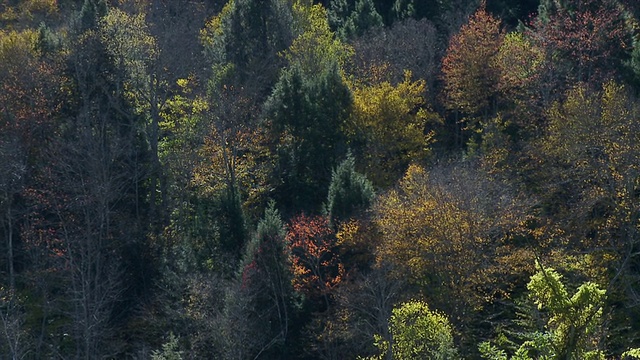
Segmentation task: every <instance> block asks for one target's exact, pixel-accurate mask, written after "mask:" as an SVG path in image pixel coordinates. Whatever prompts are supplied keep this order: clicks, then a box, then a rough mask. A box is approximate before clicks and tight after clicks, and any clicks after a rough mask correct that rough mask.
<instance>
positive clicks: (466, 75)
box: [442, 7, 504, 114]
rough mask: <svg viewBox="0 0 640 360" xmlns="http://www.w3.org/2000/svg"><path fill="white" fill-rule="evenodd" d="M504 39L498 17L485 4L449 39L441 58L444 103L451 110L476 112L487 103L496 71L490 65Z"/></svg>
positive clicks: (494, 86) (492, 91)
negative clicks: (490, 12) (444, 54)
mask: <svg viewBox="0 0 640 360" xmlns="http://www.w3.org/2000/svg"><path fill="white" fill-rule="evenodd" d="M503 39H504V33H503V32H502V31H501V30H500V20H499V19H497V18H495V17H493V16H491V14H489V13H488V12H487V11H486V10H485V9H484V7H481V8H480V9H479V10H478V11H476V13H475V14H473V15H472V16H471V17H470V18H469V22H468V23H467V24H465V25H463V26H462V28H461V29H460V32H459V33H458V34H457V35H454V36H453V37H452V38H451V41H450V42H449V47H448V48H447V53H446V56H445V57H444V59H443V60H442V73H443V76H444V82H445V96H446V103H447V106H448V107H449V108H450V109H452V110H459V111H462V112H464V113H467V114H476V113H478V112H481V111H482V110H486V108H487V107H488V106H489V105H490V98H491V96H492V95H493V94H494V93H495V91H496V83H497V73H496V71H495V69H493V68H492V67H491V66H489V64H490V63H491V59H492V58H493V57H494V56H495V55H496V53H497V52H498V49H499V48H500V45H501V44H502V41H503Z"/></svg>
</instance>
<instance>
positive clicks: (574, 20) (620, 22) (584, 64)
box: [533, 0, 631, 82]
mask: <svg viewBox="0 0 640 360" xmlns="http://www.w3.org/2000/svg"><path fill="white" fill-rule="evenodd" d="M547 15H548V16H547V17H546V18H545V17H542V16H541V17H540V18H538V19H536V20H535V21H534V23H533V27H534V31H535V33H536V35H537V36H536V38H537V39H539V40H540V41H541V42H542V44H543V45H544V46H545V47H546V48H547V50H548V53H549V55H551V56H552V59H553V63H555V64H558V65H559V66H562V68H560V69H557V70H560V71H561V75H564V76H568V77H569V78H571V79H576V80H578V81H592V80H596V81H598V82H599V81H602V80H606V79H608V78H610V77H611V76H612V75H613V74H614V73H615V71H616V67H618V66H620V62H621V61H622V60H623V59H624V57H625V56H624V52H626V51H627V48H628V46H629V44H630V42H631V38H630V32H629V30H628V29H629V27H628V26H627V24H626V20H625V15H624V13H623V11H622V10H621V7H620V6H619V4H618V3H617V2H616V1H613V0H578V1H573V2H570V3H568V4H566V5H565V6H562V7H559V8H558V9H557V10H556V11H554V12H553V13H551V14H547ZM559 59H562V61H558V60H559Z"/></svg>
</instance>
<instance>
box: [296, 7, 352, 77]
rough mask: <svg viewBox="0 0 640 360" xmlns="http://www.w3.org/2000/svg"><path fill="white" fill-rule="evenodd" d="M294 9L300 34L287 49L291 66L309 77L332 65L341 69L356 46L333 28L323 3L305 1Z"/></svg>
mask: <svg viewBox="0 0 640 360" xmlns="http://www.w3.org/2000/svg"><path fill="white" fill-rule="evenodd" d="M293 10H294V12H293V13H294V24H295V28H296V29H297V31H298V32H299V35H298V36H297V37H296V38H295V39H294V40H293V42H292V43H291V46H289V48H288V49H286V50H285V52H284V56H285V58H286V59H287V61H288V63H289V66H290V67H293V66H298V67H299V68H300V69H301V71H302V73H303V74H304V75H305V76H307V77H312V76H313V75H316V74H317V73H318V72H321V71H323V69H326V68H330V67H331V66H333V64H337V65H338V68H339V69H340V70H342V68H343V66H344V65H345V63H346V62H347V61H348V60H349V58H350V57H351V56H352V55H353V49H352V48H351V46H349V45H348V44H346V43H344V42H342V41H341V40H340V39H339V38H337V37H336V34H335V33H334V32H333V31H331V29H330V27H329V20H328V18H327V10H326V9H325V8H324V7H323V6H322V5H320V4H315V5H306V4H304V3H303V2H296V3H294V5H293Z"/></svg>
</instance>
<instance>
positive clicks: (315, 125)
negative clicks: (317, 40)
mask: <svg viewBox="0 0 640 360" xmlns="http://www.w3.org/2000/svg"><path fill="white" fill-rule="evenodd" d="M351 104H352V97H351V92H350V90H349V88H348V87H347V85H346V84H345V83H344V81H343V79H342V76H341V75H340V73H339V70H338V67H337V65H335V63H334V64H333V65H332V66H328V67H327V68H325V69H323V70H322V72H321V73H319V74H317V75H315V76H313V77H311V76H305V75H304V74H303V72H302V71H301V70H300V68H299V67H298V66H293V68H291V69H289V70H286V71H284V72H283V74H282V76H281V77H280V80H279V82H278V84H276V87H275V89H274V91H273V94H272V95H271V97H270V98H269V100H268V101H267V103H266V104H265V110H266V114H267V118H268V119H269V120H271V122H272V130H273V132H274V135H273V138H274V139H277V143H276V144H275V145H276V150H277V152H278V156H279V162H278V165H277V168H276V173H275V174H274V175H275V176H276V177H277V178H278V179H279V180H278V181H280V184H279V186H278V188H277V190H276V191H277V194H276V197H277V199H278V201H279V203H280V204H283V205H285V206H287V207H288V208H291V209H302V210H311V211H317V210H319V208H320V205H321V203H322V201H323V200H324V199H323V196H322V195H321V194H326V193H327V190H328V187H329V181H330V179H331V168H332V167H333V166H334V164H335V163H336V159H337V158H339V157H340V156H343V155H344V153H345V147H344V143H345V140H344V136H343V134H342V132H341V127H342V124H343V122H344V121H345V119H346V118H347V117H348V116H349V112H350V109H351Z"/></svg>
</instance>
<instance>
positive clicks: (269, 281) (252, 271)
mask: <svg viewBox="0 0 640 360" xmlns="http://www.w3.org/2000/svg"><path fill="white" fill-rule="evenodd" d="M285 237H286V230H285V224H284V222H283V221H282V219H281V217H280V213H279V212H278V210H277V209H276V207H275V202H273V201H272V202H270V203H269V205H268V207H267V209H266V210H265V213H264V217H263V218H262V219H261V220H260V222H259V223H258V226H257V229H256V232H255V234H254V236H253V237H252V239H251V241H250V242H249V244H247V247H246V251H245V255H244V258H243V262H242V264H241V267H240V270H241V273H240V277H241V279H240V280H241V289H240V293H241V295H243V296H244V297H245V299H246V300H245V301H246V303H245V306H244V307H243V310H244V311H245V312H246V317H247V319H248V325H249V326H251V327H252V328H254V329H256V330H257V333H258V334H260V335H259V337H257V338H255V339H254V341H255V342H257V343H258V346H257V349H260V350H259V351H260V352H261V353H262V354H263V356H265V357H269V358H274V357H280V356H283V354H286V353H287V352H288V349H287V346H286V342H287V340H288V339H289V337H290V335H289V329H290V327H292V324H291V323H292V319H293V316H294V309H293V308H294V306H293V301H294V293H293V286H292V276H291V273H290V271H289V268H290V255H291V254H290V253H289V251H288V247H287V244H286V240H285ZM256 351H258V350H256Z"/></svg>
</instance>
